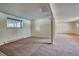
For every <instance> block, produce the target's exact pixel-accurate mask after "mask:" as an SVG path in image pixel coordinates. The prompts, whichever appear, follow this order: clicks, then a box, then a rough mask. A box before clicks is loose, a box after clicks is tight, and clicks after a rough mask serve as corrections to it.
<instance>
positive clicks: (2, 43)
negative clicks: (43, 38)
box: [0, 36, 31, 45]
mask: <svg viewBox="0 0 79 59" xmlns="http://www.w3.org/2000/svg"><path fill="white" fill-rule="evenodd" d="M29 37H31V36H29ZM23 38H28V37H22V38H17V39H12V40H8V41H4V42H0V45H4V44H7V43H10V42H14V41H17V40H20V39H23Z"/></svg>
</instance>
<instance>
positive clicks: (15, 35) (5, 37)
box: [0, 13, 31, 44]
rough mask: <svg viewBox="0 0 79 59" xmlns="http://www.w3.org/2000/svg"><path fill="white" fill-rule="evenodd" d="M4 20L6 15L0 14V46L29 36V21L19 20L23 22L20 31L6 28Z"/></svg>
mask: <svg viewBox="0 0 79 59" xmlns="http://www.w3.org/2000/svg"><path fill="white" fill-rule="evenodd" d="M10 17H12V16H10ZM6 20H7V15H5V14H2V13H0V44H3V43H4V42H5V43H6V42H10V41H15V40H18V39H21V38H26V37H30V36H31V22H30V20H26V19H21V20H23V28H21V29H18V28H17V29H12V28H7V27H6Z"/></svg>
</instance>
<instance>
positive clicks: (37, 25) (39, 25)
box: [31, 18, 51, 37]
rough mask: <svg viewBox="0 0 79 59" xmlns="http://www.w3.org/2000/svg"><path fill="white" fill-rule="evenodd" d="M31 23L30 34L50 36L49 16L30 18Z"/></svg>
mask: <svg viewBox="0 0 79 59" xmlns="http://www.w3.org/2000/svg"><path fill="white" fill-rule="evenodd" d="M31 24H32V26H31V27H32V36H35V37H51V20H50V19H49V18H42V19H36V20H32V21H31Z"/></svg>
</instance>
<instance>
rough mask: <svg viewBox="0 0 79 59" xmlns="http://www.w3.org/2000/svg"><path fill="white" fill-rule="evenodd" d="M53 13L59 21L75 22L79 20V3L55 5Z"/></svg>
mask: <svg viewBox="0 0 79 59" xmlns="http://www.w3.org/2000/svg"><path fill="white" fill-rule="evenodd" d="M52 5H53V12H54V16H55V19H56V20H58V21H75V20H78V19H79V3H54V4H52Z"/></svg>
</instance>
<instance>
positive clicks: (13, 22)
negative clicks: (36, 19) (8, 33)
mask: <svg viewBox="0 0 79 59" xmlns="http://www.w3.org/2000/svg"><path fill="white" fill-rule="evenodd" d="M7 28H22V20H17V19H13V18H7Z"/></svg>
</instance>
